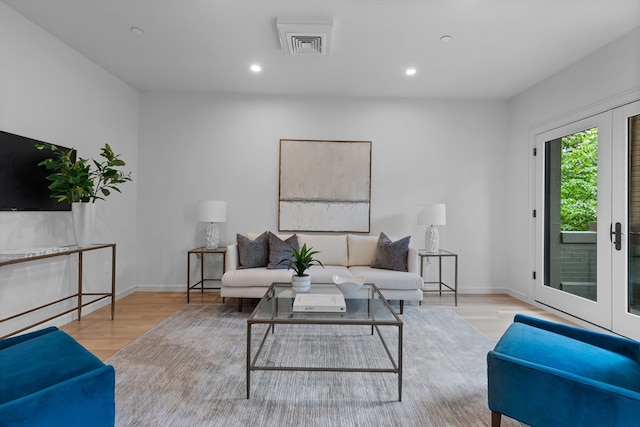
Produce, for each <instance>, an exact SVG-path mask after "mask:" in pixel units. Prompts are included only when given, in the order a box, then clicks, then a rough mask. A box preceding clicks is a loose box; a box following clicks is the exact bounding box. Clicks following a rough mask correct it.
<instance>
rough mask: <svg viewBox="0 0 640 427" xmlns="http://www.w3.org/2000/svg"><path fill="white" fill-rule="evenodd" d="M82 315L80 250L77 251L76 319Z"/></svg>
mask: <svg viewBox="0 0 640 427" xmlns="http://www.w3.org/2000/svg"><path fill="white" fill-rule="evenodd" d="M81 317H82V252H78V321H80V318H81Z"/></svg>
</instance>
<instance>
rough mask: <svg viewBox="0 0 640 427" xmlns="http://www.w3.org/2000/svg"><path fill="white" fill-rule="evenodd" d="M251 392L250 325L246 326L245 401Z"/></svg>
mask: <svg viewBox="0 0 640 427" xmlns="http://www.w3.org/2000/svg"><path fill="white" fill-rule="evenodd" d="M250 390H251V324H250V323H249V324H247V399H249V396H250Z"/></svg>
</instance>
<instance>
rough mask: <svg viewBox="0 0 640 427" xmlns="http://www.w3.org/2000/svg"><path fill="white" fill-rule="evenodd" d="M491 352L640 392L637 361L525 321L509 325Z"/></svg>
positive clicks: (639, 371) (639, 368) (639, 370)
mask: <svg viewBox="0 0 640 427" xmlns="http://www.w3.org/2000/svg"><path fill="white" fill-rule="evenodd" d="M494 351H495V352H497V353H504V354H507V355H509V356H511V357H515V358H517V359H521V360H526V361H528V362H532V363H536V364H539V365H543V366H547V367H550V368H554V369H558V370H560V371H564V372H570V373H572V374H575V375H579V376H581V377H585V378H590V379H592V380H595V381H601V382H604V383H607V384H611V385H616V386H619V387H622V388H626V389H629V390H633V391H636V392H640V365H639V364H638V361H636V360H633V359H631V358H629V357H626V356H623V355H622V354H619V353H616V352H613V351H610V350H606V349H603V348H601V347H597V346H595V345H591V344H589V343H586V342H583V341H579V340H576V339H573V338H570V337H568V336H565V335H561V334H557V333H554V332H551V331H547V330H545V329H540V328H536V327H534V326H531V325H528V324H524V323H520V322H516V323H513V324H511V326H509V328H508V329H507V331H506V332H505V333H504V335H503V336H502V338H501V339H500V341H499V342H498V344H497V345H496V347H495V350H494Z"/></svg>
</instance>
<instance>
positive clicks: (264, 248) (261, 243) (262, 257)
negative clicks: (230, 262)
mask: <svg viewBox="0 0 640 427" xmlns="http://www.w3.org/2000/svg"><path fill="white" fill-rule="evenodd" d="M236 242H238V257H239V258H240V260H239V261H240V266H241V267H242V268H254V267H266V266H267V264H268V263H269V235H268V234H267V232H266V231H265V232H264V233H262V234H261V235H259V236H258V237H256V238H255V239H254V240H251V239H249V238H248V237H245V236H243V235H242V234H237V235H236Z"/></svg>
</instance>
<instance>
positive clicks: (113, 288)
mask: <svg viewBox="0 0 640 427" xmlns="http://www.w3.org/2000/svg"><path fill="white" fill-rule="evenodd" d="M115 315H116V245H113V246H112V247H111V320H113V319H115Z"/></svg>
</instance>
